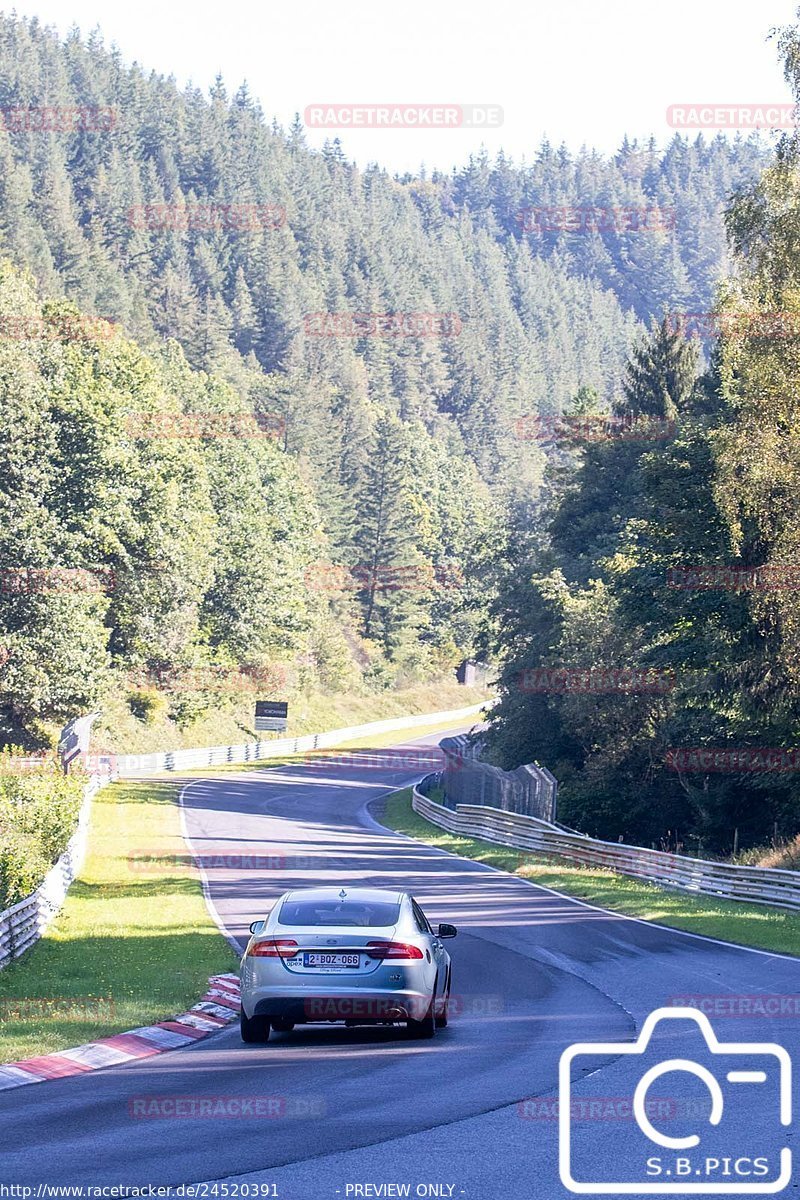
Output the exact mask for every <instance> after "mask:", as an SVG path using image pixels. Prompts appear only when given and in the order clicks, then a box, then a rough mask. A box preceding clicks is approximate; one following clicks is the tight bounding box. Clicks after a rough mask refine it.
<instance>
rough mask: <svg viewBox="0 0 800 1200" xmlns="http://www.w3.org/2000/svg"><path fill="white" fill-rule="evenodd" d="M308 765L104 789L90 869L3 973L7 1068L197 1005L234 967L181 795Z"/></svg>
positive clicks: (1, 1031) (386, 740)
mask: <svg viewBox="0 0 800 1200" xmlns="http://www.w3.org/2000/svg"><path fill="white" fill-rule="evenodd" d="M467 703H469V701H467ZM463 707H466V704H465V705H463ZM452 728H453V726H452V722H448V723H439V724H433V725H429V726H425V727H424V728H419V729H409V730H406V731H401V732H399V733H397V732H395V733H392V732H387V733H381V734H375V735H373V736H372V737H370V738H360V739H358V740H357V741H354V742H349V743H343V744H342V746H341V747H335V748H333V749H331V750H328V751H320V752H319V755H318V757H320V758H324V757H326V755H327V756H335V755H336V754H337V753H338V752H339V751H340V750H347V749H351V750H352V749H354V748H357V749H361V750H365V749H377V748H380V747H385V746H392V745H397V744H398V742H399V743H400V744H405V743H406V742H410V741H411V740H413V739H414V738H418V737H422V736H424V735H425V734H426V733H432V732H436V731H444V730H446V729H452ZM307 757H308V756H306V755H295V756H292V757H291V758H284V759H280V760H268V761H265V762H261V763H249V764H238V765H237V764H232V765H230V766H228V767H218V768H213V767H212V768H206V769H203V770H197V771H191V772H190V771H182V772H181V773H180V778H175V777H170V778H163V777H162V778H161V779H158V780H156V781H153V780H147V781H142V782H126V783H118V784H113V785H112V786H111V787H109V788H106V789H105V790H104V791H102V792H100V793H99V794H98V796H97V797H96V798H95V801H94V804H93V809H92V817H91V822H90V831H89V849H88V854H87V858H86V862H85V864H84V867H83V870H82V871H81V874H80V878H79V879H77V880H76V881H75V882H74V883H73V884H72V887H71V888H70V890H69V893H68V895H67V900H66V903H65V905H64V907H63V908H62V910H61V912H60V913H59V915H58V916H57V917H56V919H55V921H54V922H53V924H52V925H51V926H50V929H49V930H48V931H47V933H46V934H45V936H44V937H43V938H42V939H41V941H39V942H37V943H36V945H35V946H34V947H33V948H32V949H31V950H29V951H28V952H27V953H26V954H25V955H24V956H23V957H22V958H21V959H20V960H19V961H18V962H16V963H13V964H11V965H10V966H8V967H6V968H5V970H3V971H2V972H0V1062H10V1061H12V1060H14V1059H18V1058H26V1057H29V1056H31V1055H34V1054H45V1053H48V1052H51V1051H53V1050H63V1049H66V1048H67V1047H69V1046H76V1045H80V1044H81V1043H82V1042H88V1041H92V1040H93V1039H94V1038H98V1037H107V1036H108V1035H109V1034H111V1033H118V1032H121V1031H122V1030H125V1029H133V1028H135V1027H136V1026H138V1025H147V1024H150V1023H152V1022H153V1021H158V1020H162V1019H163V1018H164V1017H167V1016H171V1015H172V1014H173V1013H177V1012H181V1011H182V1010H183V1009H185V1008H186V1007H187V1006H188V1005H191V1004H193V1003H194V1002H195V1001H196V1000H197V999H198V998H199V997H200V996H201V995H202V994H203V992H204V991H205V987H206V982H207V980H208V977H209V975H213V974H216V973H218V972H220V971H229V970H233V969H235V968H236V959H235V957H234V955H233V952H232V950H231V949H230V947H229V946H228V945H227V943H226V942H225V941H224V939H223V938H222V937H221V936H220V934H219V931H218V930H217V927H216V926H215V925H214V923H213V922H212V920H211V918H210V917H209V915H208V911H207V909H206V906H205V901H204V899H203V894H202V889H201V886H200V879H199V874H198V872H197V870H196V868H195V867H194V865H193V863H192V860H191V856H190V854H189V852H188V850H187V848H186V845H185V843H184V841H183V838H182V836H181V830H180V809H179V808H178V805H177V803H176V801H177V794H178V791H179V790H180V789H181V788H182V787H183V786H184V784H185V780H186V777H187V776H189V775H192V776H198V777H203V776H208V775H210V774H216V773H217V772H218V771H221V772H224V771H234V772H241V771H245V770H263V769H264V768H265V767H266V768H268V767H275V766H281V765H282V764H287V765H290V764H291V763H293V762H294V763H297V762H298V761H302V760H305V759H306V758H307ZM413 769H414V768H413V766H412V767H410V768H409V773H411V772H412V771H413ZM422 770H424V767H422V768H421V771H422ZM154 848H155V849H154Z"/></svg>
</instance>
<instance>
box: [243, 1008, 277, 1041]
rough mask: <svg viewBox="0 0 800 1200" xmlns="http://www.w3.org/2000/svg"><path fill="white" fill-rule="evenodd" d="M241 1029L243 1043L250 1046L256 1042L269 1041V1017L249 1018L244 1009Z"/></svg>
mask: <svg viewBox="0 0 800 1200" xmlns="http://www.w3.org/2000/svg"><path fill="white" fill-rule="evenodd" d="M239 1029H240V1031H241V1035H242V1041H243V1042H247V1043H248V1044H250V1045H252V1044H253V1043H254V1042H266V1041H269V1030H270V1023H269V1020H268V1018H267V1017H248V1016H247V1015H246V1014H245V1011H244V1009H242V1011H241V1013H240V1014H239Z"/></svg>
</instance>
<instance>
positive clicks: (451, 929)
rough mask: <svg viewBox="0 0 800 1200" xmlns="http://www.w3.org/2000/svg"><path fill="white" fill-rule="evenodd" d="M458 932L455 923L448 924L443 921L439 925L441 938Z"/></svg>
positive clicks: (452, 935)
mask: <svg viewBox="0 0 800 1200" xmlns="http://www.w3.org/2000/svg"><path fill="white" fill-rule="evenodd" d="M457 933H458V930H457V929H456V927H455V925H446V924H444V923H443V924H441V925H440V926H439V937H440V938H449V937H455V936H456V934H457Z"/></svg>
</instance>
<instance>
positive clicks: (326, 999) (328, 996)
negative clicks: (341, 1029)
mask: <svg viewBox="0 0 800 1200" xmlns="http://www.w3.org/2000/svg"><path fill="white" fill-rule="evenodd" d="M430 1003H431V997H430V995H427V994H425V993H423V992H415V991H410V990H403V991H388V990H387V991H382V990H379V989H376V990H369V991H368V990H367V989H366V988H359V989H353V990H346V989H341V990H339V989H331V990H330V991H327V992H325V993H324V994H323V993H320V994H318V995H314V994H313V993H310V992H309V990H308V989H302V990H301V989H297V988H288V987H287V988H274V987H273V988H264V989H260V988H259V989H254V990H253V991H251V992H250V993H249V994H247V995H245V994H242V1009H243V1011H244V1012H245V1014H246V1016H249V1017H252V1016H256V1017H270V1018H277V1019H279V1020H283V1021H291V1022H292V1023H293V1024H295V1025H302V1024H305V1023H307V1022H312V1021H357V1022H358V1023H359V1024H364V1025H369V1024H375V1023H378V1022H385V1021H407V1020H414V1021H421V1020H422V1018H423V1017H424V1016H425V1014H426V1013H427V1011H428V1008H429V1007H430Z"/></svg>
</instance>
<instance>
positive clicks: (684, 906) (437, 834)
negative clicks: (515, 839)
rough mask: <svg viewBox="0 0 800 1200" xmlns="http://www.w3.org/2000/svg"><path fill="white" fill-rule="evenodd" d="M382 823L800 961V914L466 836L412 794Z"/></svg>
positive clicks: (562, 888) (653, 917)
mask: <svg viewBox="0 0 800 1200" xmlns="http://www.w3.org/2000/svg"><path fill="white" fill-rule="evenodd" d="M380 820H381V821H382V822H383V824H384V825H387V826H388V827H389V828H390V829H394V830H396V831H397V832H398V833H405V834H408V835H409V836H410V837H414V838H417V839H418V840H419V841H421V842H427V843H428V845H431V846H439V847H441V849H443V850H449V851H450V852H451V853H452V854H458V855H460V856H461V857H462V858H471V859H474V860H475V861H476V862H482V863H487V864H488V865H490V866H493V867H497V868H499V869H500V870H501V871H508V872H510V873H511V874H513V875H518V876H520V878H522V879H529V880H531V882H532V883H540V884H543V885H544V886H545V887H550V888H554V889H555V890H556V891H559V892H566V893H567V894H568V895H570V896H575V897H577V898H578V899H580V900H587V901H588V902H589V903H591V904H597V905H599V906H600V907H601V908H607V909H610V910H611V911H612V912H620V913H627V914H628V915H629V916H633V917H642V918H644V920H646V921H654V922H655V923H656V924H659V925H669V926H671V927H673V928H675V929H686V930H689V931H690V932H691V933H700V934H704V935H705V936H706V937H713V938H721V939H722V940H723V941H726V942H738V943H739V944H740V945H743V946H755V947H758V948H759V949H762V950H774V951H778V952H781V953H784V954H797V955H800V915H798V914H793V913H790V912H783V911H781V910H780V909H776V908H768V907H767V906H765V905H760V904H737V903H735V902H733V901H726V900H715V899H713V898H712V897H710V896H691V895H688V894H687V893H685V892H678V891H668V890H666V889H664V888H660V887H656V886H655V885H654V884H649V883H645V882H643V881H641V880H638V879H629V878H626V877H625V876H624V875H617V874H615V873H614V872H613V871H604V870H599V869H595V868H591V867H583V866H580V865H578V864H571V863H569V861H568V860H567V859H563V858H557V857H556V856H555V855H549V856H548V855H542V854H531V853H528V852H527V851H524V850H511V849H509V848H508V847H505V846H494V845H492V844H491V842H483V841H479V840H477V839H475V838H466V837H459V836H457V835H455V834H451V833H447V832H446V831H445V830H443V829H439V828H438V826H436V825H432V824H431V823H430V822H429V821H426V820H424V819H423V818H422V817H420V816H419V815H418V814H417V813H415V812H414V810H413V809H412V807H411V789H410V788H406V789H405V790H403V791H402V792H396V793H395V794H394V795H393V796H391V797H389V800H388V801H387V803H386V807H385V809H384V811H383V814H382V815H381V816H380Z"/></svg>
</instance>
